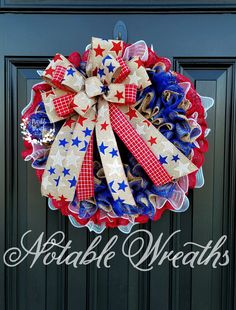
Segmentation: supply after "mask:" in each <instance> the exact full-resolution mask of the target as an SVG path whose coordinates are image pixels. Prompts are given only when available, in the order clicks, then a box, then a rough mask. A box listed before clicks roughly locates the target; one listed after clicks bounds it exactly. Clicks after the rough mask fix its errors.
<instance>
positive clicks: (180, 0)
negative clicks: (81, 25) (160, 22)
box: [0, 0, 236, 14]
mask: <svg viewBox="0 0 236 310" xmlns="http://www.w3.org/2000/svg"><path fill="white" fill-rule="evenodd" d="M39 11H40V12H41V13H55V14H58V13H65V12H66V13H70V14H76V13H79V12H84V13H86V12H88V13H98V12H100V13H103V12H106V13H108V12H111V13H112V12H113V13H114V12H116V13H128V14H132V13H134V14H137V13H146V14H147V13H151V14H153V13H155V14H162V13H168V14H176V13H182V14H187V13H191V12H194V13H195V14H196V13H200V14H201V13H213V14H218V13H236V2H235V1H234V0H225V1H223V0H211V1H208V3H206V1H205V0H199V1H197V0H176V1H174V0H168V1H165V0H151V1H149V2H148V3H147V2H146V1H145V0H143V1H137V0H113V1H110V0H45V1H40V0H36V1H35V0H0V13H4V12H13V13H30V14H33V13H38V12H39Z"/></svg>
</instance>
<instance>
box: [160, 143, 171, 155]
mask: <svg viewBox="0 0 236 310" xmlns="http://www.w3.org/2000/svg"><path fill="white" fill-rule="evenodd" d="M160 144H161V146H160V149H161V151H162V152H166V151H168V153H170V152H171V153H173V146H172V144H171V143H170V142H169V141H166V140H161V141H160Z"/></svg>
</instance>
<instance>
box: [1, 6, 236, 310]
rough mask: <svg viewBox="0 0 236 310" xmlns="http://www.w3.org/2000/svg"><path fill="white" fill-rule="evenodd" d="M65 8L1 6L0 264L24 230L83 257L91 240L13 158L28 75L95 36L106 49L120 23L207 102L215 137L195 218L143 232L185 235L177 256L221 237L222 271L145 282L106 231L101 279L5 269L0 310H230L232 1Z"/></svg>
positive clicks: (235, 60)
mask: <svg viewBox="0 0 236 310" xmlns="http://www.w3.org/2000/svg"><path fill="white" fill-rule="evenodd" d="M66 2H67V1H66ZM66 2H63V1H2V2H1V3H2V5H1V12H0V13H2V14H0V72H1V75H0V76H1V78H0V117H1V122H0V126H1V130H0V137H1V157H0V167H1V169H0V171H1V173H0V178H1V181H0V182H1V186H0V191H1V199H2V203H1V208H0V251H1V252H0V254H1V257H2V256H3V253H4V251H5V250H6V249H8V248H9V247H11V246H15V245H19V239H20V236H21V235H22V234H23V233H24V232H26V231H27V230H32V234H31V238H32V240H35V238H36V237H38V236H39V235H40V233H42V232H45V234H46V235H48V236H49V235H50V234H51V233H53V232H55V231H57V230H62V231H64V232H65V233H66V238H67V239H71V240H72V241H73V249H74V250H85V249H86V248H87V246H88V244H90V242H91V241H92V240H93V239H94V238H95V234H94V233H89V232H88V231H87V230H86V229H76V228H74V227H73V226H72V225H71V224H70V223H69V222H68V220H67V219H66V218H65V217H63V216H62V215H60V214H59V213H57V212H53V211H50V210H49V209H48V208H47V203H46V200H45V199H44V198H42V197H41V195H40V190H39V187H40V185H39V184H38V182H37V180H36V177H35V175H34V172H33V170H32V169H31V167H30V165H28V164H25V163H24V162H23V160H22V159H21V155H20V152H21V150H22V147H23V146H22V141H21V137H20V130H19V123H20V111H21V110H22V108H23V107H24V106H25V105H26V103H27V102H28V101H29V99H30V89H31V87H32V85H33V84H35V83H36V82H38V81H39V77H38V75H37V73H36V70H37V69H41V68H44V67H45V65H46V64H47V61H48V58H50V57H52V56H53V55H54V54H55V53H56V52H61V53H62V54H64V55H68V54H69V53H70V52H71V51H74V50H78V51H83V49H84V47H85V46H86V45H87V44H88V42H89V41H90V38H91V36H97V37H103V38H111V37H112V33H113V27H114V24H115V23H116V21H117V20H123V21H124V22H125V24H126V26H127V29H128V39H129V41H130V42H135V41H137V40H139V39H144V40H145V41H146V42H147V43H148V44H149V45H150V44H153V45H154V48H155V50H156V51H157V53H158V54H159V55H162V56H166V57H169V58H170V59H171V60H172V61H173V67H174V69H175V70H176V71H179V72H181V73H183V74H184V75H186V76H188V77H189V78H190V79H191V80H192V81H193V82H194V83H195V86H196V88H197V90H198V91H199V93H201V94H202V95H204V96H210V97H213V98H214V99H215V106H214V108H213V109H212V110H211V111H210V112H209V118H208V121H209V127H210V128H211V129H212V131H211V134H210V135H209V144H210V151H209V153H208V154H207V156H206V162H205V164H204V170H205V183H206V184H205V186H204V187H203V188H202V189H199V190H196V191H194V192H191V193H190V200H191V207H190V209H189V210H188V211H187V212H186V213H184V214H181V215H176V214H174V215H173V214H172V213H165V214H164V216H163V218H162V219H161V220H160V221H159V222H156V223H149V224H147V225H145V228H146V229H148V230H150V231H151V232H152V234H153V236H154V238H157V237H158V236H159V234H160V233H161V232H163V233H164V235H165V236H166V237H168V236H169V235H170V234H171V232H172V231H175V230H177V229H181V234H180V235H179V237H177V238H175V239H174V241H173V242H172V243H171V244H169V247H170V248H174V249H175V250H178V248H179V247H181V245H182V244H183V243H184V242H186V241H191V240H194V241H195V242H197V243H200V244H206V243H207V242H208V241H209V240H211V239H213V240H218V239H219V237H220V236H221V235H223V234H227V235H228V241H227V245H226V248H228V249H229V251H230V264H229V265H228V267H226V268H217V269H212V267H211V266H201V267H195V268H194V269H191V268H189V266H181V267H180V268H178V269H175V268H173V267H171V265H170V264H168V263H165V264H163V265H162V266H158V265H155V264H154V268H153V270H152V271H150V272H140V271H138V270H136V269H135V268H133V267H132V265H131V264H130V263H129V261H128V260H127V258H125V257H124V255H122V253H121V245H122V242H123V240H124V238H125V237H126V236H124V235H122V234H120V233H119V232H118V231H117V230H109V231H106V232H104V233H103V234H102V237H103V240H102V244H101V246H100V248H102V247H103V244H105V243H106V242H107V241H108V240H109V238H111V237H112V236H113V235H115V234H118V235H119V240H118V242H117V244H116V245H115V248H114V250H115V251H116V256H115V258H114V260H113V261H112V266H111V268H110V269H106V268H101V269H98V268H97V267H96V266H95V265H94V264H92V265H89V266H87V267H86V266H80V267H79V268H78V269H75V268H73V267H71V266H70V267H66V266H65V265H62V266H56V265H55V264H52V265H49V266H48V267H46V266H44V265H43V264H42V263H37V264H35V266H34V267H33V268H32V269H30V268H29V265H30V260H28V261H27V260H26V261H24V262H23V263H22V264H21V265H20V266H18V267H17V268H8V267H6V266H4V264H3V261H1V262H0V289H1V291H0V309H7V310H31V309H34V310H42V309H50V310H73V309H81V310H85V309H87V310H118V309H119V310H120V309H124V310H138V309H139V310H159V309H160V310H189V309H191V310H199V309H201V310H213V309H214V310H233V309H236V308H235V307H236V305H235V303H234V301H235V300H234V296H235V286H234V284H235V283H234V279H235V268H234V262H235V261H234V254H235V236H234V233H235V210H234V208H235V167H236V166H235V120H236V118H235V116H236V114H235V113H236V112H235V111H236V105H235V98H236V96H235V73H236V71H235V70H236V39H235V27H236V15H234V14H222V13H223V12H224V13H227V12H230V11H232V12H233V11H234V5H233V4H232V1H222V3H223V2H224V4H225V7H223V6H220V4H219V5H218V6H217V4H216V2H217V1H215V3H214V4H213V1H210V3H211V5H206V8H205V7H204V5H202V6H201V5H200V4H199V5H198V4H195V5H192V4H191V3H192V1H189V3H185V2H187V1H178V4H177V3H176V4H175V3H174V1H171V2H172V3H171V5H170V7H168V5H167V4H166V2H163V5H162V4H161V3H160V2H161V1H151V2H150V3H149V5H150V6H149V7H147V6H145V4H143V5H141V4H140V3H139V2H138V3H139V4H137V3H136V4H135V3H134V2H133V3H131V5H130V9H129V8H128V7H127V6H126V9H122V8H123V6H122V4H121V3H117V4H116V5H115V6H114V8H112V7H109V3H108V2H107V3H105V4H103V5H101V6H100V7H99V5H98V4H97V2H96V3H95V2H93V3H92V2H90V1H89V2H86V3H82V2H81V3H79V2H77V1H68V5H67V4H65V3H66ZM117 2H118V1H117ZM202 3H203V1H202ZM227 3H228V4H227ZM95 5H96V6H97V7H95ZM124 5H125V4H124ZM132 5H133V6H132ZM135 5H136V7H135ZM202 7H203V8H202ZM185 8H186V9H185ZM220 8H221V10H220ZM174 11H175V12H174ZM136 229H138V227H137V228H136ZM29 242H30V240H29ZM223 250H225V249H222V251H223Z"/></svg>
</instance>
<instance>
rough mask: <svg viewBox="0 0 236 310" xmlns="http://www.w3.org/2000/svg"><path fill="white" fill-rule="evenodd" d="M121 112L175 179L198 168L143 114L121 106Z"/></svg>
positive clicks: (119, 108) (118, 108)
mask: <svg viewBox="0 0 236 310" xmlns="http://www.w3.org/2000/svg"><path fill="white" fill-rule="evenodd" d="M113 110H119V111H120V112H121V113H122V114H123V116H124V117H125V118H127V121H128V122H129V123H130V124H131V125H132V127H133V129H134V130H136V131H137V132H138V133H139V135H140V136H141V137H142V139H143V140H144V141H145V143H146V145H147V146H148V147H149V148H150V150H151V151H152V152H153V153H154V154H155V156H156V157H157V158H158V159H159V161H160V163H161V164H162V166H163V167H164V168H165V170H166V171H167V172H168V174H169V175H170V176H171V177H172V178H173V179H178V178H180V177H182V176H185V175H188V174H190V173H192V172H194V171H196V170H198V168H197V167H196V166H195V165H194V164H193V163H192V162H191V160H190V159H188V158H187V157H186V156H185V155H184V154H183V153H182V152H181V151H180V150H178V149H177V148H176V146H175V145H174V144H173V143H171V142H170V141H169V140H168V139H166V138H165V137H164V135H163V134H162V133H161V132H160V131H159V130H158V129H157V128H156V127H154V126H153V125H152V123H151V122H149V121H148V120H147V119H146V118H145V117H144V116H142V114H140V113H139V112H138V111H137V110H135V109H132V108H131V107H125V106H119V107H114V106H113Z"/></svg>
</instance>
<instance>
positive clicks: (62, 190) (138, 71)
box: [42, 38, 197, 205]
mask: <svg viewBox="0 0 236 310" xmlns="http://www.w3.org/2000/svg"><path fill="white" fill-rule="evenodd" d="M123 52H124V43H123V42H122V41H117V40H101V39H98V38H92V43H91V49H90V52H89V59H88V62H87V66H86V76H85V75H84V74H83V72H80V71H78V70H77V69H76V68H75V67H74V66H73V65H72V64H71V63H70V62H69V61H68V60H67V59H66V58H65V57H64V56H62V55H61V54H56V56H55V57H54V59H53V60H52V61H51V63H50V64H49V66H48V67H47V68H46V70H45V71H44V72H43V78H44V79H45V80H46V81H47V82H48V83H50V84H51V85H52V86H53V87H52V90H51V91H50V92H46V93H42V99H43V102H44V104H45V108H46V112H47V115H48V117H49V119H50V121H51V122H57V121H59V120H62V119H66V121H65V123H64V125H63V126H62V128H61V129H60V131H59V133H58V134H57V136H56V138H55V140H54V142H53V145H52V147H51V151H50V154H49V157H48V160H47V164H46V168H45V171H44V174H43V180H42V194H43V195H44V196H48V197H53V198H54V199H57V200H66V201H72V200H73V199H74V196H75V192H77V199H78V200H86V199H89V198H91V197H94V177H93V137H94V131H95V135H96V141H97V147H98V151H99V153H100V157H101V161H102V165H103V168H104V174H105V177H106V180H107V184H108V186H109V189H110V192H111V194H112V196H113V198H114V200H115V201H118V202H120V203H126V204H130V205H135V201H134V198H133V195H132V193H131V189H130V187H129V184H128V180H127V176H126V173H125V171H124V167H123V164H122V160H121V157H120V153H119V150H118V146H117V142H116V138H115V135H114V132H115V133H116V134H117V135H118V136H119V138H120V139H121V140H122V141H123V142H124V144H125V145H126V146H127V148H128V149H129V151H130V152H131V153H132V154H133V156H134V157H135V158H136V160H137V161H138V162H139V164H140V165H141V166H142V167H143V169H144V170H145V171H146V173H147V174H148V176H149V177H150V179H151V180H152V181H153V183H154V184H155V185H156V186H159V185H163V184H166V183H168V182H170V181H172V180H173V179H176V178H179V177H181V176H183V175H187V174H189V173H191V172H193V171H195V170H197V167H195V166H194V165H193V164H192V162H191V161H190V160H189V159H188V158H187V157H185V156H184V155H183V154H182V153H181V152H180V151H179V150H178V149H177V148H176V147H175V146H174V145H173V144H172V143H170V142H169V141H168V140H167V139H166V138H165V137H164V136H163V135H162V134H161V133H160V132H159V131H158V130H157V129H156V128H155V127H154V126H153V125H152V124H151V123H150V122H148V121H147V120H146V119H145V118H144V117H143V116H142V115H141V114H140V113H139V112H138V111H137V110H136V109H135V108H134V104H135V102H136V93H137V91H138V90H141V89H143V88H145V87H147V86H149V85H150V84H151V83H150V80H149V77H148V74H147V72H146V69H145V68H144V66H143V63H142V60H141V59H142V57H143V55H146V54H147V48H146V44H145V43H144V42H142V41H140V42H138V44H136V45H135V44H134V45H132V46H130V47H129V53H128V54H129V58H130V57H131V59H129V60H127V59H125V58H124V57H123V58H122V55H123ZM124 54H127V53H124ZM113 130H114V132H113Z"/></svg>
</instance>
